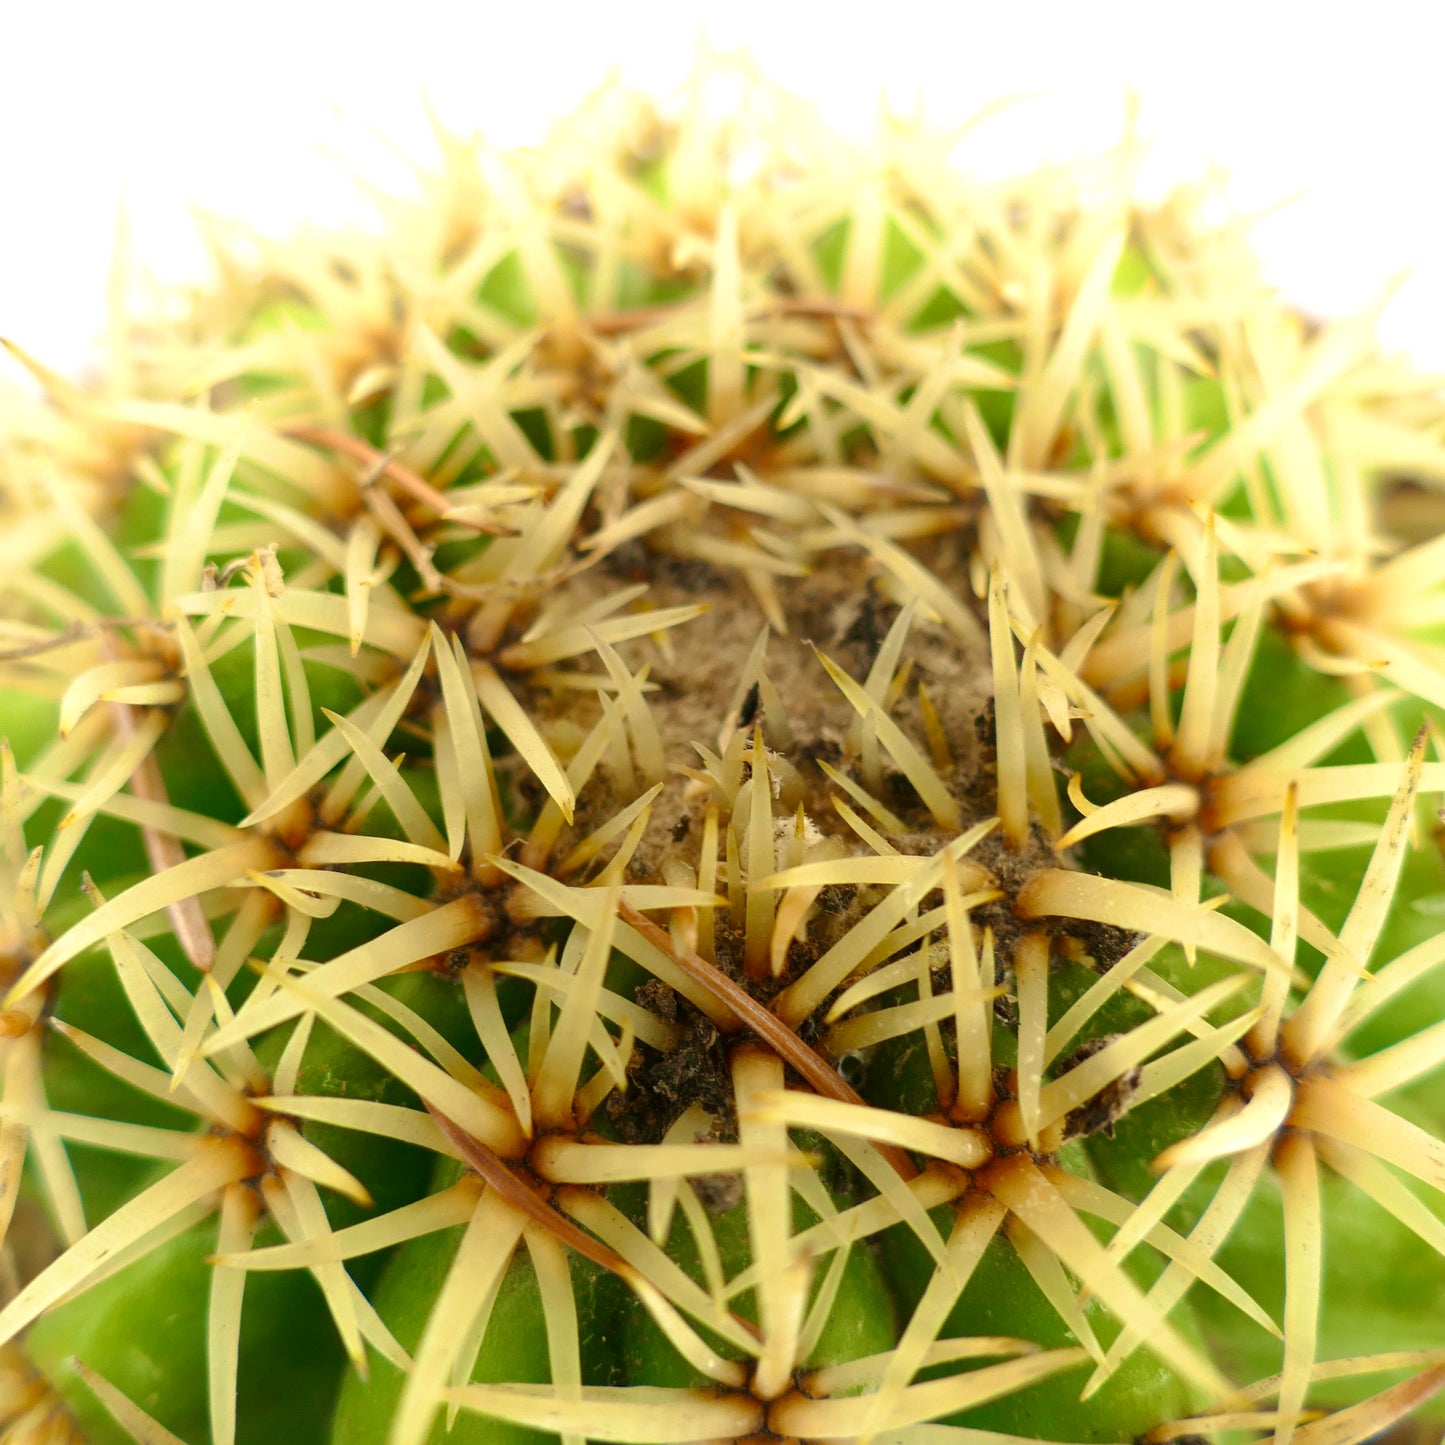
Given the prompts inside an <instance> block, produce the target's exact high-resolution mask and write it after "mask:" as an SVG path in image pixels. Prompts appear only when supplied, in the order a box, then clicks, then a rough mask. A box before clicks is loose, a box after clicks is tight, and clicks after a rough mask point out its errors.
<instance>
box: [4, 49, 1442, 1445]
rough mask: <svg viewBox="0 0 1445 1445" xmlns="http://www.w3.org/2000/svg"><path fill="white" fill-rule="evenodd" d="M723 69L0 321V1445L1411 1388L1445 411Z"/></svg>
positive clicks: (1398, 375) (1245, 277) (1235, 1422)
mask: <svg viewBox="0 0 1445 1445" xmlns="http://www.w3.org/2000/svg"><path fill="white" fill-rule="evenodd" d="M714 78H715V77H714ZM705 89H706V86H705V85H703V84H701V83H700V84H699V87H698V89H697V90H696V92H695V93H693V94H692V95H691V96H690V97H689V98H688V99H687V100H686V101H685V102H684V104H683V105H682V106H681V107H680V109H678V110H676V111H675V112H674V111H667V110H665V109H658V108H655V107H653V106H651V105H650V104H648V103H646V102H644V101H641V100H638V99H636V98H633V97H630V96H627V95H625V94H623V93H622V92H619V91H607V92H605V93H603V94H602V95H600V96H599V97H598V98H597V99H595V100H594V101H593V102H592V103H591V104H590V105H589V106H588V107H587V108H586V109H585V110H584V111H583V112H582V113H581V114H580V115H579V116H578V117H577V118H576V119H575V120H574V121H572V122H570V123H568V124H567V125H566V126H564V127H562V128H561V129H560V130H559V131H558V133H557V134H556V135H555V136H554V138H553V139H552V140H551V141H550V142H549V144H548V145H547V146H546V147H545V148H543V149H542V150H539V151H538V152H536V153H528V154H523V155H498V154H495V153H492V152H490V151H487V150H484V149H482V148H480V147H475V146H465V145H461V144H456V143H450V142H449V143H448V144H447V145H446V147H445V156H444V159H445V164H444V166H443V168H442V170H441V172H440V173H439V174H437V175H429V176H427V177H424V181H425V185H424V188H423V195H422V197H421V199H419V200H409V201H405V202H402V201H397V202H394V203H388V207H387V210H386V214H385V217H384V220H385V223H386V224H385V225H384V226H382V227H380V228H375V229H373V230H370V231H364V232H363V231H359V232H357V233H355V234H347V235H341V236H327V237H312V238H310V239H307V240H301V241H296V242H291V243H287V244H285V245H271V244H269V243H259V242H256V241H254V239H246V240H242V239H234V240H233V239H231V238H229V237H226V236H222V237H219V238H218V246H219V248H220V253H221V254H222V256H223V257H224V259H225V265H224V266H223V267H222V268H221V276H222V280H221V281H220V282H218V284H217V285H216V286H215V287H214V288H213V289H212V290H210V291H208V292H206V293H204V294H199V295H197V296H195V297H192V298H190V301H189V303H188V305H187V306H184V307H181V306H177V307H175V308H172V312H171V313H170V314H168V316H167V319H165V320H164V321H161V320H149V319H147V320H145V321H136V320H124V319H122V320H121V322H120V323H119V324H118V326H117V328H116V335H117V338H118V339H119V340H120V342H121V343H122V344H120V345H118V346H117V348H116V352H115V358H114V364H113V368H112V370H111V372H110V373H109V374H108V375H107V376H106V377H105V379H104V381H103V382H102V383H101V384H100V385H98V386H97V387H96V388H94V389H91V390H84V389H80V388H77V387H73V386H70V385H68V384H67V383H65V382H63V381H61V380H59V379H57V378H55V377H54V376H53V375H51V374H50V373H49V372H47V371H46V370H45V369H44V367H42V366H41V365H40V364H39V363H38V362H35V361H33V360H32V359H31V358H30V357H29V356H28V354H26V353H24V352H22V351H20V350H19V349H18V348H15V347H12V351H13V352H14V354H15V355H16V356H17V357H18V358H19V359H20V360H21V362H22V363H23V364H25V365H27V366H29V367H30V368H31V369H32V370H33V371H34V372H35V373H36V375H37V376H38V377H39V379H40V380H41V381H42V382H43V383H44V386H45V388H46V389H47V390H48V392H49V396H48V397H47V398H46V399H45V400H44V401H39V400H36V401H31V400H29V399H28V396H21V395H19V394H17V395H16V396H14V397H12V398H8V399H7V401H6V410H5V412H4V413H3V422H4V430H3V433H0V507H3V511H4V517H5V526H4V535H3V537H0V558H3V562H4V566H3V568H0V596H3V603H0V688H3V697H4V699H5V700H4V702H3V704H0V718H3V728H0V731H3V733H4V735H5V736H6V738H7V739H8V741H7V743H6V746H5V750H4V754H3V758H0V789H3V798H0V870H3V875H0V962H3V969H0V975H3V981H4V986H5V996H4V999H3V1001H0V1036H3V1037H0V1077H3V1098H0V1223H3V1224H4V1225H5V1226H6V1227H7V1228H8V1236H7V1238H6V1241H5V1252H4V1258H3V1264H4V1270H5V1273H4V1275H3V1302H0V1351H3V1353H0V1362H3V1369H0V1418H3V1423H4V1426H5V1428H6V1429H7V1430H8V1433H6V1434H5V1436H4V1438H5V1440H6V1441H12V1442H29V1445H39V1442H57V1445H59V1442H82V1441H90V1442H111V1441H117V1442H119V1441H124V1440H127V1439H135V1440H140V1441H143V1442H164V1441H174V1440H181V1441H183V1442H184V1445H235V1442H237V1441H240V1442H261V1441H265V1442H268V1445H269V1442H283V1445H284V1442H296V1445H311V1442H315V1441H320V1440H329V1441H331V1442H333V1445H367V1442H375V1445H422V1442H440V1441H442V1440H453V1441H456V1442H459V1445H470V1442H479V1445H480V1442H487V1445H491V1442H502V1441H534V1440H560V1441H565V1442H574V1441H584V1440H596V1441H622V1442H637V1445H641V1442H651V1441H657V1442H665V1445H676V1442H683V1441H752V1440H763V1439H780V1440H797V1441H844V1440H849V1441H852V1440H856V1441H875V1442H885V1441H886V1442H897V1445H941V1442H950V1441H956V1442H958V1445H989V1442H999V1441H1013V1442H1017V1441H1021V1440H1022V1441H1028V1440H1059V1441H1102V1442H1114V1445H1123V1442H1127V1441H1134V1440H1148V1441H1153V1442H1163V1441H1166V1440H1169V1439H1174V1438H1179V1437H1199V1436H1206V1437H1210V1438H1214V1437H1219V1438H1224V1439H1227V1440H1236V1441H1241V1442H1245V1441H1262V1440H1271V1441H1274V1442H1277V1445H1289V1442H1290V1441H1294V1442H1298V1445H1325V1442H1330V1445H1350V1442H1357V1441H1363V1440H1365V1439H1366V1438H1367V1437H1371V1436H1374V1435H1376V1434H1378V1433H1379V1432H1381V1431H1383V1430H1386V1429H1388V1428H1389V1427H1391V1426H1393V1425H1395V1424H1397V1423H1398V1422H1404V1421H1407V1420H1414V1421H1416V1422H1419V1428H1420V1429H1421V1430H1428V1429H1429V1428H1430V1426H1429V1425H1428V1423H1426V1422H1428V1421H1430V1420H1432V1419H1433V1420H1438V1419H1439V1418H1440V1416H1439V1414H1438V1410H1439V1405H1438V1402H1437V1401H1436V1400H1435V1397H1436V1395H1437V1393H1438V1392H1439V1390H1440V1388H1441V1386H1442V1385H1445V1310H1442V1309H1441V1308H1440V1303H1439V1302H1440V1301H1441V1300H1442V1299H1445V1215H1442V1212H1441V1191H1442V1190H1445V1143H1442V1131H1445V1098H1442V1094H1441V1090H1440V1087H1439V1077H1438V1065H1439V1064H1440V1063H1441V1061H1442V1059H1445V1024H1442V1023H1441V1022H1440V1020H1441V1019H1442V1017H1445V970H1442V969H1441V968H1440V967H1439V965H1440V964H1441V962H1442V961H1445V939H1442V936H1441V933H1440V931H1439V920H1440V918H1441V916H1442V913H1445V863H1442V856H1441V846H1440V837H1441V833H1440V827H1439V814H1438V813H1437V811H1436V809H1437V807H1438V804H1439V795H1440V793H1441V792H1442V791H1445V739H1442V735H1441V732H1440V722H1439V720H1440V709H1441V707H1442V706H1445V646H1442V643H1445V637H1442V619H1445V607H1442V602H1441V598H1442V594H1441V591H1440V586H1439V578H1440V577H1441V576H1442V575H1445V541H1442V539H1441V532H1442V527H1441V518H1442V515H1445V514H1442V512H1441V509H1440V506H1439V501H1438V499H1439V490H1438V489H1439V485H1440V483H1441V481H1442V480H1445V445H1442V443H1441V437H1442V435H1445V406H1442V402H1441V397H1440V395H1439V394H1438V392H1437V390H1436V389H1435V387H1434V384H1433V383H1432V382H1431V381H1430V380H1429V379H1428V378H1423V377H1418V376H1415V375H1414V374H1412V373H1411V372H1410V371H1409V370H1408V369H1407V368H1406V367H1404V366H1403V365H1401V364H1397V363H1393V362H1389V361H1386V360H1384V359H1382V358H1381V357H1380V356H1379V355H1378V354H1377V353H1376V351H1375V349H1374V343H1373V340H1372V336H1371V332H1370V328H1369V326H1368V325H1367V324H1366V323H1364V322H1345V323H1337V324H1332V325H1328V326H1317V325H1313V324H1308V323H1306V322H1305V321H1304V320H1302V319H1301V318H1300V317H1299V316H1297V315H1296V314H1295V313H1294V312H1292V311H1291V310H1290V308H1289V307H1288V306H1287V305H1285V304H1284V303H1283V302H1282V301H1281V300H1280V299H1279V298H1278V297H1277V296H1275V295H1274V294H1273V293H1272V292H1271V291H1269V290H1268V289H1267V288H1266V287H1264V286H1263V285H1262V284H1261V282H1260V281H1259V278H1258V275H1257V273H1256V271H1255V269H1254V267H1253V265H1252V262H1251V260H1250V256H1249V251H1248V247H1247V245H1246V244H1245V241H1244V239H1243V238H1242V236H1241V234H1240V233H1239V232H1238V230H1236V229H1211V228H1210V227H1208V226H1206V225H1205V224H1204V223H1203V222H1202V221H1200V220H1199V219H1198V216H1199V202H1200V199H1201V198H1200V197H1199V196H1197V195H1193V194H1181V195H1179V196H1177V197H1176V198H1174V199H1173V200H1172V201H1170V202H1169V203H1168V204H1166V205H1163V206H1157V207H1152V208H1150V207H1145V206H1142V205H1140V204H1138V203H1136V202H1135V201H1134V200H1132V199H1131V197H1130V195H1129V193H1128V191H1127V188H1126V186H1125V185H1124V183H1123V180H1122V179H1121V178H1122V177H1123V175H1124V173H1125V172H1126V170H1127V158H1120V159H1118V161H1117V166H1116V165H1115V163H1114V161H1112V160H1111V161H1110V162H1108V163H1106V164H1104V165H1103V166H1101V170H1100V175H1098V176H1094V177H1092V178H1091V179H1090V181H1089V186H1090V187H1091V189H1089V191H1088V192H1087V194H1088V196H1089V200H1088V202H1087V203H1085V202H1084V201H1083V200H1081V199H1080V198H1081V196H1082V195H1084V194H1085V192H1084V190H1083V188H1082V185H1081V183H1080V181H1079V180H1078V179H1077V178H1073V177H1067V176H1065V177H1060V176H1056V175H1046V176H1040V177H1031V178H1028V179H1026V180H1023V181H1018V182H1010V183H1006V184H1005V183H988V184H984V183H981V182H976V181H972V180H970V179H968V178H967V176H966V175H965V174H964V173H963V171H962V170H961V169H958V168H956V167H955V165H954V163H953V160H952V158H951V154H950V150H949V146H948V145H947V144H945V143H944V141H943V139H942V138H941V137H938V136H936V135H933V134H930V133H928V132H927V131H920V130H909V129H906V128H902V127H895V128H893V129H889V130H887V131H885V132H884V133H883V134H882V135H881V136H880V138H879V139H878V141H877V142H876V144H875V145H874V146H873V147H872V148H871V149H867V150H863V149H855V148H851V147H850V146H846V145H844V144H843V143H842V142H840V141H838V140H837V139H836V138H835V137H832V136H830V135H828V134H827V133H826V132H825V131H824V130H823V129H822V128H821V127H820V126H819V125H818V124H817V122H816V121H815V120H814V119H813V118H812V117H810V116H809V115H808V114H807V113H806V112H805V111H804V110H803V109H802V107H800V106H799V105H797V104H796V103H795V102H793V101H791V100H789V99H788V98H787V97H785V96H782V95H779V94H777V93H775V92H773V91H771V90H768V89H767V88H766V87H764V86H762V85H760V84H757V83H756V82H751V81H750V82H749V83H748V85H747V86H745V87H744V93H743V99H742V101H741V103H740V105H739V106H738V108H737V109H736V111H735V113H734V114H733V115H732V118H731V119H729V120H728V121H727V122H725V123H723V122H718V121H715V120H711V119H709V118H708V114H707V109H706V107H705V106H704V105H703V103H702V97H703V94H704V91H705ZM1116 171H1117V174H1116ZM1101 177H1102V180H1101ZM1432 1412H1435V1413H1432ZM1421 1438H1423V1436H1422V1437H1421Z"/></svg>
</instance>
